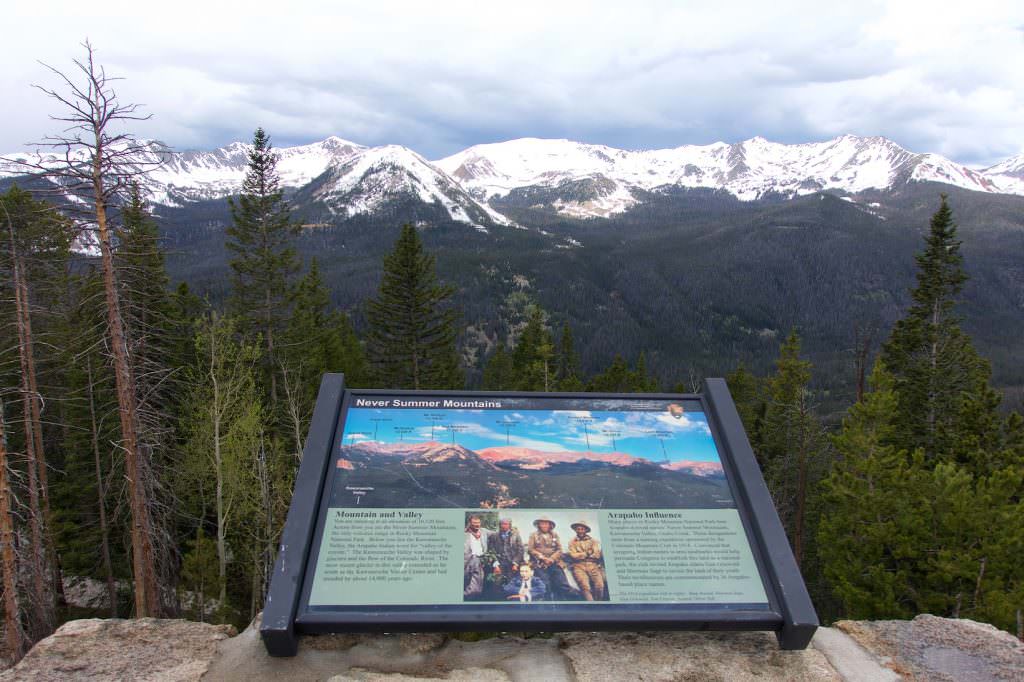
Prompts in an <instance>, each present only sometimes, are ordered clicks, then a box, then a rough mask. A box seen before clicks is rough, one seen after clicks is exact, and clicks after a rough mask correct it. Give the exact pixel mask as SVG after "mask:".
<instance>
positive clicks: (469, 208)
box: [0, 135, 1024, 231]
mask: <svg viewBox="0 0 1024 682" xmlns="http://www.w3.org/2000/svg"><path fill="white" fill-rule="evenodd" d="M146 144H147V145H148V146H149V147H150V149H151V156H152V157H153V158H154V159H155V158H163V159H164V160H165V163H164V164H163V165H162V166H161V167H159V168H157V169H155V170H154V171H153V172H152V173H151V174H150V181H149V187H148V189H149V192H150V200H151V201H152V202H153V203H155V204H159V205H165V206H182V205H185V204H189V203H191V202H197V201H202V200H208V199H223V198H225V197H228V196H231V195H232V194H235V193H237V192H238V191H239V190H240V189H241V185H242V180H243V178H244V176H245V170H246V164H247V160H248V158H247V153H248V149H249V145H248V144H247V143H244V142H232V143H230V144H228V145H225V146H223V147H220V148H217V149H214V150H210V151H200V150H186V151H182V152H176V151H173V150H171V149H170V148H169V147H167V145H165V144H163V143H162V142H159V141H155V140H149V141H146ZM275 149H276V151H277V153H278V171H279V174H280V178H281V184H282V186H283V187H286V188H289V189H292V190H298V189H301V188H304V187H310V188H313V189H312V190H311V191H310V192H309V193H308V194H309V196H308V198H309V199H310V200H311V201H312V202H314V203H316V204H318V205H320V206H322V207H323V208H324V209H325V211H324V213H325V215H326V216H327V217H328V218H329V219H338V220H344V219H346V218H350V217H352V216H354V215H359V214H371V213H374V212H377V211H381V210H383V209H385V208H386V207H387V206H388V205H390V204H391V203H392V202H395V201H397V200H400V199H402V198H412V199H414V200H416V201H419V202H421V203H423V204H434V205H436V206H438V207H440V208H441V209H443V211H444V212H445V214H447V215H448V217H449V218H450V219H451V220H452V221H453V222H459V223H465V224H469V225H472V226H474V227H476V228H478V229H480V230H483V231H486V229H487V228H488V227H494V226H516V227H518V225H516V223H515V222H514V221H513V220H511V219H510V218H509V217H508V216H507V215H505V213H503V212H502V206H501V201H502V200H510V201H511V200H516V201H519V202H520V203H522V204H524V205H526V206H529V207H531V208H541V209H545V210H549V211H551V212H554V213H555V214H560V215H565V216H568V217H574V218H594V217H605V218H606V217H610V216H612V215H616V214H619V213H622V212H624V211H627V210H628V209H630V208H632V207H633V206H636V205H637V204H640V203H642V202H643V201H644V200H645V193H647V194H649V193H655V194H656V193H660V192H665V191H671V190H676V189H698V188H706V189H713V190H722V191H725V192H728V193H729V194H731V195H733V196H734V197H736V198H738V199H740V200H741V201H753V200H758V199H762V198H765V197H768V196H781V197H783V198H793V197H796V196H802V195H806V194H811V193H814V192H821V191H830V192H839V193H841V194H846V195H852V196H854V197H856V196H857V195H858V194H859V193H862V192H866V191H877V190H882V191H885V190H895V189H897V188H899V187H900V186H903V185H905V184H907V183H910V182H937V183H941V184H945V185H952V186H955V187H960V188H963V189H968V190H972V191H977V192H983V193H990V194H1018V195H1024V154H1022V155H1017V156H1014V157H1011V158H1009V159H1006V160H1005V161H1002V162H1000V163H998V164H995V165H993V166H990V167H988V168H986V169H983V170H975V169H972V168H969V167H967V166H965V165H963V164H959V163H956V162H954V161H951V160H949V159H947V158H945V157H943V156H940V155H938V154H933V153H916V152H911V151H909V150H907V149H905V148H903V147H901V146H900V145H898V144H897V143H895V142H893V141H892V140H889V139H887V138H884V137H878V136H875V137H859V136H855V135H842V136H839V137H836V138H833V139H831V140H825V141H821V142H807V143H798V144H783V143H777V142H771V141H769V140H767V139H765V138H763V137H760V136H758V137H752V138H750V139H747V140H743V141H741V142H737V143H733V144H729V143H726V142H714V143H711V144H707V145H681V146H678V147H674V148H667V149H651V150H625V149H617V148H614V147H610V146H606V145H598V144H585V143H580V142H574V141H572V140H568V139H544V138H530V137H526V138H518V139H514V140H508V141H505V142H497V143H488V144H480V145H474V146H471V147H468V148H467V149H464V150H462V151H459V152H457V153H455V154H452V155H450V156H447V157H444V158H441V159H436V160H433V161H431V160H428V159H426V158H424V157H423V156H421V155H420V154H418V153H416V152H415V151H413V150H412V149H409V148H408V147H403V146H400V145H383V146H376V147H370V146H365V145H361V144H359V143H356V142H352V141H350V140H346V139H343V138H340V137H337V136H331V137H328V138H326V139H324V140H321V141H318V142H313V143H310V144H305V145H297V146H291V147H279V148H275ZM29 156H30V154H29V153H25V152H20V153H16V154H10V155H7V156H5V157H2V159H4V160H6V162H5V161H3V160H0V177H3V176H8V177H10V176H12V175H18V174H24V167H21V166H19V165H18V164H17V163H12V161H14V160H17V159H22V160H25V159H27V158H28V157H29ZM44 157H45V155H44ZM149 160H152V159H149ZM531 202H532V203H531Z"/></svg>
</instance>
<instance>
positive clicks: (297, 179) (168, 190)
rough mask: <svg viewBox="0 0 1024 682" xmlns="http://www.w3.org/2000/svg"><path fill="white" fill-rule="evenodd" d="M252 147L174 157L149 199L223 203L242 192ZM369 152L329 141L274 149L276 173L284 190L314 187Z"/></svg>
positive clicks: (152, 184)
mask: <svg viewBox="0 0 1024 682" xmlns="http://www.w3.org/2000/svg"><path fill="white" fill-rule="evenodd" d="M251 148H252V146H251V145H249V144H246V143H243V142H233V143H231V144H229V145H227V146H226V147H221V148H220V149H215V150H213V151H210V152H204V151H185V152H180V153H170V154H169V155H168V158H167V162H166V163H165V164H163V165H162V166H161V167H160V168H159V169H157V170H155V171H154V172H153V173H151V174H150V176H149V180H148V182H147V185H148V187H149V189H150V192H151V197H150V200H151V201H153V202H154V203H158V204H165V205H180V204H182V203H184V202H187V201H197V200H202V199H219V198H222V197H227V196H231V195H232V194H237V193H238V192H239V191H241V189H242V181H243V180H244V179H245V172H246V168H247V166H248V163H249V152H250V150H251ZM365 149H366V147H364V146H362V145H360V144H356V143H355V142H349V141H348V140H343V139H341V138H340V137H329V138H327V139H326V140H322V141H320V142H314V143H313V144H307V145H301V146H297V147H283V148H278V149H275V150H274V151H275V153H276V154H277V172H278V174H279V176H280V178H281V185H282V186H283V187H292V188H298V187H302V186H304V185H307V184H309V183H310V182H311V181H312V180H313V179H314V178H316V177H317V176H319V175H321V174H322V173H323V172H324V171H326V170H327V169H328V168H329V167H330V166H332V165H334V164H338V163H344V162H345V161H347V160H348V159H350V158H351V157H353V156H355V155H357V154H359V153H360V152H362V151H364V150H365Z"/></svg>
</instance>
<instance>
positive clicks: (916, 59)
mask: <svg viewBox="0 0 1024 682" xmlns="http://www.w3.org/2000/svg"><path fill="white" fill-rule="evenodd" d="M293 5H294V6H293ZM833 5H835V6H837V8H832V6H833ZM822 7H829V9H822ZM844 7H845V9H844ZM140 8H142V9H140ZM3 14H4V19H5V23H6V25H7V28H6V30H5V31H4V32H3V33H4V38H3V41H2V43H0V55H2V64H3V68H2V72H0V101H2V102H3V104H4V115H3V126H0V151H2V152H12V151H17V150H19V149H22V148H23V145H24V143H26V142H29V141H31V140H34V139H38V138H39V137H41V136H43V135H45V134H48V133H52V132H55V124H54V123H52V122H51V121H49V120H47V114H48V113H50V112H52V111H54V106H53V104H52V103H51V102H49V101H48V100H47V99H46V97H45V96H43V95H42V94H41V93H39V92H37V91H34V90H32V89H31V87H30V86H31V84H33V83H37V84H42V85H48V86H54V85H56V81H55V80H54V78H53V77H52V75H51V74H49V73H48V72H47V71H46V70H45V69H44V68H43V67H42V66H41V65H40V64H39V63H38V61H37V60H41V61H44V62H46V63H49V64H52V65H54V66H56V67H59V68H62V69H67V68H68V67H69V66H70V65H71V60H72V59H73V58H75V57H77V56H81V54H82V51H81V48H80V47H79V43H80V42H81V41H82V40H83V39H84V38H86V37H88V38H89V39H90V40H91V41H92V42H93V44H94V46H95V48H96V49H97V52H98V57H99V60H100V61H101V62H102V63H103V64H104V65H105V66H106V67H107V71H108V73H110V74H113V75H118V76H123V77H124V78H125V80H124V81H123V82H120V83H118V85H117V90H118V93H119V95H120V97H121V99H122V100H124V101H131V102H141V103H144V104H146V105H147V109H148V111H149V112H151V113H152V114H153V115H154V117H153V119H152V120H151V121H149V122H147V123H144V124H139V125H138V126H137V128H136V130H135V132H136V134H138V135H139V136H140V137H153V138H158V139H162V140H164V141H165V142H167V143H169V144H171V145H172V146H174V147H176V148H179V149H186V148H212V147H216V146H219V145H222V144H225V143H227V142H230V141H233V140H238V139H247V138H249V137H251V134H252V130H253V129H254V128H255V127H256V126H257V125H262V126H264V127H265V128H266V129H267V130H268V131H269V132H270V134H271V135H272V137H273V139H274V141H275V143H276V144H277V145H278V146H283V145H289V144H295V143H303V142H310V141H314V140H317V139H322V138H323V137H326V136H327V135H331V134H334V135H339V136H341V137H344V138H347V139H350V140H354V141H356V142H360V143H363V144H372V145H377V144H384V143H397V144H402V145H406V146H409V147H411V148H413V149H415V150H416V151H418V152H420V153H421V154H424V155H425V156H427V157H429V158H438V157H441V156H445V155H447V154H450V153H453V152H455V151H457V150H459V149H462V148H464V147H467V146H469V145H472V144H476V143H481V142H496V141H501V140H506V139H511V138H516V137H527V136H531V137H565V138H570V139H574V140H580V141H585V142H595V143H603V144H608V145H612V146H617V147H624V148H634V149H641V148H657V147H672V146H678V145H681V144H688V143H693V144H706V143H710V142H714V141H718V140H723V141H726V142H736V141H739V140H743V139H746V138H749V137H753V136H755V135H761V136H764V137H767V138H769V139H771V140H776V141H780V142H805V141H815V140H822V139H827V138H830V137H834V136H836V135H840V134H843V133H854V134H858V135H883V136H886V137H889V138H892V139H894V140H896V141H897V142H898V143H900V144H901V145H903V146H905V147H907V148H908V149H911V150H913V151H932V152H937V153H940V154H943V155H945V156H948V157H950V158H952V159H954V160H957V161H960V162H963V163H969V164H972V165H987V164H989V163H993V162H995V161H998V160H1001V159H1003V158H1005V157H1007V156H1011V155H1013V154H1017V153H1020V152H1022V151H1024V3H1020V2H1009V1H1008V2H987V1H985V0H972V1H971V2H962V3H946V2H935V1H934V0H931V1H929V2H871V1H866V0H862V1H860V2H857V3H821V2H820V0H819V1H817V2H786V1H785V0H775V1H773V2H767V3H766V2H763V1H761V0H758V1H756V2H749V3H746V2H708V1H706V0H702V1H700V2H681V1H669V2H640V1H634V2H629V3H626V2H621V0H614V1H612V2H568V1H562V2H551V1H550V0H547V1H546V2H528V1H523V0H519V1H517V2H514V3H513V2H493V3H480V2H456V1H453V0H446V1H445V2H422V1H420V2H408V3H404V2H403V3H399V2H383V1H382V2H376V3H367V2H358V3H356V2H342V1H340V0H334V1H331V2H294V3H291V4H289V3H282V2H274V3H266V4H264V3H261V2H256V1H249V2H228V1H223V2H221V1H217V0H215V1H213V2H211V1H209V0H207V1H206V2H193V1H192V0H177V1H176V2H166V3H164V2H161V3H139V2H137V1H134V0H133V1H132V2H119V1H112V0H108V1H106V2H103V3H87V2H81V1H79V2H74V3H71V2H63V1H54V0H49V1H47V2H20V3H16V4H14V5H13V6H10V7H5V9H4V13H3Z"/></svg>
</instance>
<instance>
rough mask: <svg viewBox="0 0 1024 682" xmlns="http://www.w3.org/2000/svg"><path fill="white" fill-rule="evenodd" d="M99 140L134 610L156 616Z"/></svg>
mask: <svg viewBox="0 0 1024 682" xmlns="http://www.w3.org/2000/svg"><path fill="white" fill-rule="evenodd" d="M102 143H103V142H102V139H101V138H100V136H99V135H97V138H96V150H97V153H96V154H95V155H94V161H93V190H94V194H95V200H96V226H97V230H98V232H99V245H100V255H101V257H102V262H103V289H104V293H105V294H106V304H107V326H108V329H109V331H110V345H111V349H112V351H113V359H114V379H115V385H116V388H117V404H118V408H119V409H118V414H119V416H120V418H121V437H122V447H123V448H124V454H125V465H126V466H125V473H126V475H127V477H128V488H129V508H130V509H131V515H132V530H131V537H132V574H133V577H134V583H135V615H136V617H138V618H142V617H145V616H158V615H159V592H158V586H157V578H156V565H155V559H154V552H153V531H152V521H151V519H150V516H149V507H150V504H151V502H152V500H150V499H149V495H148V494H147V490H146V481H145V480H144V479H143V475H144V472H145V467H143V466H142V461H141V453H140V451H139V442H138V433H137V428H138V417H137V414H136V404H135V401H136V398H137V394H136V390H137V387H136V386H135V379H134V377H133V374H132V367H131V362H130V360H129V357H128V339H127V334H126V333H125V329H124V322H123V320H122V319H121V310H120V302H119V299H118V293H117V285H116V283H115V281H114V253H113V247H112V245H111V239H110V231H109V229H108V227H107V211H106V198H105V196H104V190H103V176H102V169H101V167H100V161H101V159H102V157H103V153H102V151H101V150H102Z"/></svg>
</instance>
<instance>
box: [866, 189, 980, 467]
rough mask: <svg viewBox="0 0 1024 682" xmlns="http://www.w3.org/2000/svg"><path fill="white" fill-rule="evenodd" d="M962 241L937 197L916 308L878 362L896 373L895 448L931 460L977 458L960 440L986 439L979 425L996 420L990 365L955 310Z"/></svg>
mask: <svg viewBox="0 0 1024 682" xmlns="http://www.w3.org/2000/svg"><path fill="white" fill-rule="evenodd" d="M960 243H961V242H960V240H959V239H957V234H956V225H955V224H954V223H953V213H952V211H951V210H950V208H949V204H948V202H947V201H946V196H945V195H942V199H941V205H940V206H939V210H938V211H937V212H936V213H935V215H934V216H932V219H931V229H930V231H929V234H928V236H927V238H926V240H925V249H924V251H923V252H922V253H920V254H918V256H917V267H918V271H917V286H916V287H914V289H913V290H912V292H911V297H912V300H913V303H912V304H911V306H910V310H908V311H907V315H906V317H904V318H903V319H902V320H899V321H898V322H897V323H896V324H895V325H894V326H893V330H892V334H891V335H890V337H889V340H888V341H887V342H886V343H885V344H884V346H883V347H882V353H881V358H882V361H883V362H884V363H885V367H886V370H888V371H889V372H890V373H891V374H892V375H893V379H894V391H895V394H896V400H897V410H896V421H895V424H894V432H893V436H892V438H893V441H892V442H893V444H894V445H896V446H897V447H898V448H902V449H905V450H908V451H911V450H914V449H916V448H921V449H923V450H924V453H925V457H926V458H927V459H929V460H930V461H960V462H962V463H968V460H970V459H973V457H974V455H975V454H976V453H975V452H973V451H971V452H968V451H965V450H964V448H963V445H964V440H965V439H972V440H975V441H978V443H979V444H981V443H983V442H986V441H987V440H988V437H987V434H986V433H985V429H984V427H982V430H981V432H979V431H978V429H977V428H976V427H977V426H980V425H982V423H984V422H988V421H990V419H986V416H987V417H989V418H991V417H993V416H994V414H995V408H996V405H997V404H998V400H997V399H996V397H995V396H994V394H993V393H992V392H991V389H990V388H989V386H988V380H989V366H988V363H987V362H986V361H985V360H984V359H982V358H981V357H979V356H978V354H977V352H975V350H974V347H973V346H972V344H971V340H970V338H969V337H967V335H966V334H964V332H963V330H961V328H960V318H959V316H958V315H957V314H956V312H955V310H954V308H955V306H956V302H957V296H958V295H959V294H960V292H961V290H962V289H963V285H964V282H965V281H966V280H967V275H966V274H965V273H964V269H963V257H962V256H961V254H960ZM979 411H980V412H981V414H979ZM986 413H987V415H986Z"/></svg>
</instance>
